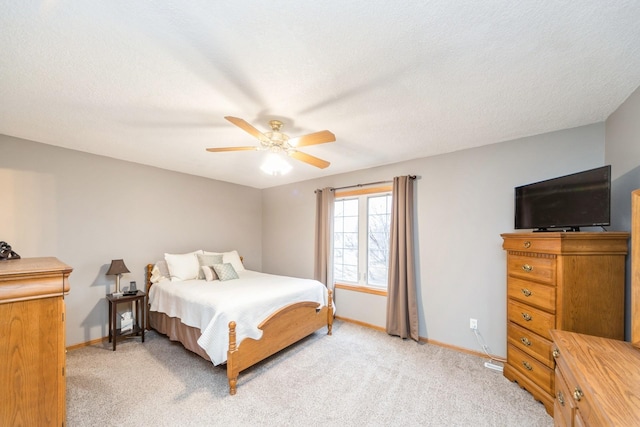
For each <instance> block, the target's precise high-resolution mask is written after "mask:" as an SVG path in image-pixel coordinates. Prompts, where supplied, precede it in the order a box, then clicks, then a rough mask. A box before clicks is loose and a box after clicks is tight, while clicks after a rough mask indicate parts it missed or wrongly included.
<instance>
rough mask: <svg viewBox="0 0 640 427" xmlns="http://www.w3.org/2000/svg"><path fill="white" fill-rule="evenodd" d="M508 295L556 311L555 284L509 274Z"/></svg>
mask: <svg viewBox="0 0 640 427" xmlns="http://www.w3.org/2000/svg"><path fill="white" fill-rule="evenodd" d="M507 296H508V297H509V298H512V299H515V300H518V301H521V302H524V303H525V304H528V305H534V306H536V307H539V308H542V309H544V310H546V311H550V312H552V313H554V312H555V311H556V287H555V286H549V285H543V284H541V283H536V282H531V281H529V280H523V279H519V278H517V277H511V276H509V277H508V278H507Z"/></svg>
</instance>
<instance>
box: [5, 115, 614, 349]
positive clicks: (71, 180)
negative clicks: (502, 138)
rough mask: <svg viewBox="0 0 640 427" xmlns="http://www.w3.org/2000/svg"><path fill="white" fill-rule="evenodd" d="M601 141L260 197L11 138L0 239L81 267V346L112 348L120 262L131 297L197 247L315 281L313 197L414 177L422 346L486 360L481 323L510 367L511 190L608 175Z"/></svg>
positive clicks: (407, 166) (520, 149) (426, 165)
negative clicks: (151, 268) (113, 273)
mask: <svg viewBox="0 0 640 427" xmlns="http://www.w3.org/2000/svg"><path fill="white" fill-rule="evenodd" d="M604 135H605V125H604V123H599V124H594V125H589V126H583V127H579V128H575V129H568V130H564V131H559V132H553V133H549V134H544V135H538V136H533V137H529V138H522V139H519V140H515V141H508V142H505V143H497V144H493V145H489V146H485V147H480V148H474V149H470V150H464V151H460V152H456V153H451V154H446V155H441V156H434V157H429V158H424V159H418V160H412V161H407V162H402V163H397V164H393V165H388V166H384V167H379V168H373V169H368V170H363V171H358V172H353V173H349V174H341V175H335V176H331V177H327V178H323V179H318V180H312V181H306V182H301V183H296V184H291V185H286V186H281V187H274V188H269V189H266V190H262V191H260V190H256V189H252V188H248V187H243V186H238V185H233V184H229V183H224V182H220V181H213V180H209V179H205V178H198V177H194V176H190V175H184V174H179V173H175V172H169V171H164V170H160V169H157V168H152V167H147V166H142V165H138V164H134V163H129V162H124V161H118V160H114V159H109V158H106V157H100V156H94V155H90V154H85V153H80V152H76V151H72V150H66V149H62V148H56V147H52V146H48V145H44V144H38V143H34V142H30V141H25V140H20V139H16V138H12V137H8V136H0V181H1V182H3V185H2V186H0V201H2V205H3V208H2V209H0V240H6V241H8V242H10V243H11V244H12V245H13V247H14V248H15V249H16V251H18V252H19V253H20V254H21V255H23V256H50V255H54V256H57V257H59V258H60V259H61V260H63V261H64V262H67V263H68V264H70V265H71V266H73V267H74V269H75V270H74V273H72V276H71V284H72V291H71V293H70V294H69V296H68V297H67V311H68V321H67V334H68V340H67V342H68V344H69V345H72V344H75V343H80V342H85V341H89V340H91V339H95V338H99V337H102V336H105V335H106V317H107V314H106V312H107V307H106V302H105V301H104V295H105V294H106V293H107V292H109V291H111V290H112V284H113V278H111V277H106V276H105V275H104V272H105V271H106V269H107V267H108V264H109V261H110V260H111V259H113V258H124V259H125V262H126V263H127V265H128V267H129V269H130V270H131V271H132V273H131V274H129V275H126V276H125V277H124V278H123V282H124V283H127V284H128V282H129V281H130V280H136V281H137V282H138V284H141V283H143V281H144V277H143V274H144V265H145V264H146V263H148V262H152V261H155V260H156V259H159V258H161V257H162V254H163V252H165V251H166V252H183V251H189V250H193V249H197V248H205V249H214V250H226V249H232V248H235V249H238V250H239V251H240V252H241V254H242V255H244V256H245V260H246V264H247V267H248V268H251V269H255V270H263V271H265V272H268V273H275V274H286V275H292V276H297V277H312V276H313V245H314V240H313V227H314V222H315V218H314V215H315V207H314V203H315V198H314V193H313V191H314V190H315V189H316V188H321V187H325V186H336V187H337V186H344V185H353V184H358V183H366V182H371V181H381V180H388V179H391V178H392V177H393V176H396V175H402V174H416V175H418V176H419V179H418V180H417V181H416V194H417V205H416V214H417V216H418V229H417V231H416V234H417V242H418V243H417V253H418V264H419V270H418V281H419V288H418V296H419V299H420V306H419V315H420V335H421V336H423V337H428V338H430V339H433V340H437V341H440V342H444V343H448V344H451V345H455V346H459V347H463V348H468V349H471V350H475V351H480V347H479V346H478V344H477V342H476V340H475V338H474V336H473V334H472V333H471V332H470V330H469V326H468V325H469V318H470V317H474V318H476V319H478V321H479V330H480V333H481V334H482V336H483V337H484V339H485V340H486V341H487V344H488V345H489V347H490V348H491V349H492V351H493V352H494V353H496V354H499V355H504V354H506V344H505V343H506V326H505V324H506V320H505V319H506V308H505V305H506V296H505V277H504V271H505V265H504V262H505V256H504V253H503V251H502V248H501V244H502V241H501V238H500V233H503V232H510V231H513V187H515V186H517V185H522V184H526V183H530V182H534V181H537V180H541V179H546V178H550V177H554V176H558V175H561V174H565V173H571V172H576V171H579V170H584V169H588V168H591V167H597V166H600V165H602V164H604V158H605V156H604V149H605V147H604V140H605V138H604ZM623 150H624V148H623ZM614 171H615V164H614ZM371 298H374V300H371ZM376 298H377V299H376ZM380 298H381V297H376V296H365V297H360V296H359V295H357V294H356V295H353V294H349V295H346V294H345V295H343V296H342V298H340V295H338V297H337V307H338V314H339V315H342V316H345V317H352V318H355V319H358V320H361V321H365V322H367V323H372V324H378V325H381V326H382V325H384V316H385V314H384V307H385V303H384V299H382V300H380Z"/></svg>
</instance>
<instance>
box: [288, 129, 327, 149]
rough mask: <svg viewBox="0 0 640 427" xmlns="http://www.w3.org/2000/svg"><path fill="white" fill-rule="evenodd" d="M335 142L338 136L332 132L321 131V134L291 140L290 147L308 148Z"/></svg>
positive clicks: (315, 133) (316, 133)
mask: <svg viewBox="0 0 640 427" xmlns="http://www.w3.org/2000/svg"><path fill="white" fill-rule="evenodd" d="M335 140H336V136H335V135H334V134H333V133H332V132H329V131H328V130H321V131H320V132H314V133H310V134H309V135H303V136H298V137H296V138H289V145H291V146H293V147H306V146H308V145H316V144H324V143H327V142H333V141H335Z"/></svg>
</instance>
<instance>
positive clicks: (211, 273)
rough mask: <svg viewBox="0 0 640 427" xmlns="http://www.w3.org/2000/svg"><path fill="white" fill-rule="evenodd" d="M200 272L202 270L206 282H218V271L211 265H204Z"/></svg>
mask: <svg viewBox="0 0 640 427" xmlns="http://www.w3.org/2000/svg"><path fill="white" fill-rule="evenodd" d="M200 270H202V273H203V274H204V280H206V281H207V282H212V281H214V280H218V275H217V274H216V271H215V270H214V269H213V267H211V266H210V265H203V266H202V267H200Z"/></svg>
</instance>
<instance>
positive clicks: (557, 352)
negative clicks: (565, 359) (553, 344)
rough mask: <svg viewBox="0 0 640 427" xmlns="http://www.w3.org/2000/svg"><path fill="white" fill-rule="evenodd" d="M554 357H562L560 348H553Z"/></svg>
mask: <svg viewBox="0 0 640 427" xmlns="http://www.w3.org/2000/svg"><path fill="white" fill-rule="evenodd" d="M552 354H553V358H554V359H557V358H558V357H560V350H558V349H557V348H554V349H553V353H552Z"/></svg>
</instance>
